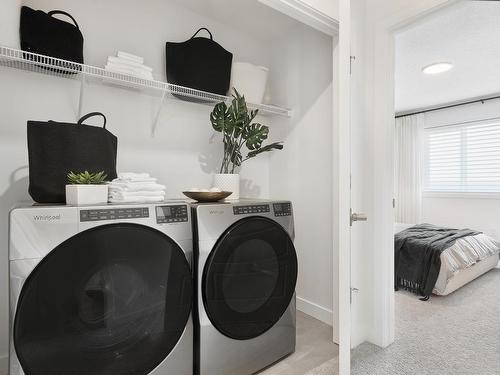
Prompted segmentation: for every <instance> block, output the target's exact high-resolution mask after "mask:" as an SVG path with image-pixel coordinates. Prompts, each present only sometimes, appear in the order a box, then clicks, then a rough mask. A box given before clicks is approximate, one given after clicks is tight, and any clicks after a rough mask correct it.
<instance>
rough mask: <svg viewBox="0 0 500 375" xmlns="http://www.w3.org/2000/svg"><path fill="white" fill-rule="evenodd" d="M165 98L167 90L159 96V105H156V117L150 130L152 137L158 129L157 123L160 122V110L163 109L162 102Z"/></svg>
mask: <svg viewBox="0 0 500 375" xmlns="http://www.w3.org/2000/svg"><path fill="white" fill-rule="evenodd" d="M166 96H167V88H165V89H164V90H163V93H162V94H161V99H160V104H159V105H158V110H157V111H156V115H155V118H154V121H153V128H152V129H151V136H152V137H154V136H155V134H156V128H157V127H158V122H159V121H160V115H161V110H162V108H163V102H164V101H165V97H166Z"/></svg>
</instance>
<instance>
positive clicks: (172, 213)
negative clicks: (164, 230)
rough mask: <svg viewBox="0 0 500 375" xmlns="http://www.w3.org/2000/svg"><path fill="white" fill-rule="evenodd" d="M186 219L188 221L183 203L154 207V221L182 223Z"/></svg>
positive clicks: (159, 222)
mask: <svg viewBox="0 0 500 375" xmlns="http://www.w3.org/2000/svg"><path fill="white" fill-rule="evenodd" d="M186 221H188V212H187V206H186V205H185V204H181V205H171V206H157V207H156V222H157V223H158V224H170V223H182V222H186Z"/></svg>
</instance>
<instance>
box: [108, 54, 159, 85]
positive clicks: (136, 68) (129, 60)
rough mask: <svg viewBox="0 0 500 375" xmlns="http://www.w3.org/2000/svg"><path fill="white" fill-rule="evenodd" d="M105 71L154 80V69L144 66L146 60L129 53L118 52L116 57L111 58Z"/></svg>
mask: <svg viewBox="0 0 500 375" xmlns="http://www.w3.org/2000/svg"><path fill="white" fill-rule="evenodd" d="M105 69H106V70H107V71H108V72H113V73H122V74H128V75H132V76H134V77H137V78H143V79H148V80H152V79H153V68H150V67H149V66H146V65H144V58H142V57H140V56H136V55H132V54H131V53H127V52H122V51H118V53H117V55H116V56H109V57H108V63H107V64H106V66H105Z"/></svg>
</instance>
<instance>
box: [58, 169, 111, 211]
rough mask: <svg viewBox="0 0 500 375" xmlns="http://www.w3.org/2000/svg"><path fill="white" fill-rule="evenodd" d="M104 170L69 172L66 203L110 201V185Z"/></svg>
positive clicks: (78, 204) (86, 203)
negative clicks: (107, 182)
mask: <svg viewBox="0 0 500 375" xmlns="http://www.w3.org/2000/svg"><path fill="white" fill-rule="evenodd" d="M107 177H108V176H107V175H106V174H105V173H104V171H101V172H97V173H90V172H88V171H85V172H81V173H74V172H69V173H68V184H67V185H66V204H69V205H72V206H84V205H89V204H100V203H107V202H108V185H107V184H106V178H107Z"/></svg>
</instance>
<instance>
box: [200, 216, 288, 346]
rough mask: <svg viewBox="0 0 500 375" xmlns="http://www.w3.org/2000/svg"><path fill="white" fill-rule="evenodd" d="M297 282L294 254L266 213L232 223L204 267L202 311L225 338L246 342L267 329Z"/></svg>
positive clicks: (284, 235) (285, 238)
mask: <svg viewBox="0 0 500 375" xmlns="http://www.w3.org/2000/svg"><path fill="white" fill-rule="evenodd" d="M296 281H297V255H296V253H295V248H294V246H293V242H292V239H291V238H290V236H289V235H288V233H287V232H286V231H285V230H284V229H283V227H282V226H281V225H279V224H278V223H276V222H275V221H273V220H271V219H268V218H264V217H249V218H245V219H242V220H240V221H238V222H236V223H235V224H233V225H232V226H231V227H230V228H229V229H228V230H227V231H226V232H224V234H223V235H222V236H221V237H220V238H219V240H218V241H217V243H216V244H215V246H214V248H213V250H212V252H211V253H210V256H209V258H208V259H207V262H206V264H205V267H204V270H203V279H202V295H203V303H204V306H205V310H206V313H207V315H208V317H209V319H210V321H211V323H212V324H213V326H214V327H215V328H217V329H218V330H219V331H220V332H221V333H223V334H224V335H226V336H227V337H230V338H233V339H237V340H247V339H252V338H254V337H258V336H260V335H261V334H263V333H264V332H266V331H267V330H269V329H270V328H271V327H272V326H273V325H274V324H276V322H277V321H278V320H279V319H280V318H281V316H282V315H283V314H284V312H285V311H286V309H287V308H288V306H289V304H290V302H291V300H292V298H293V295H294V291H295V284H296Z"/></svg>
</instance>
